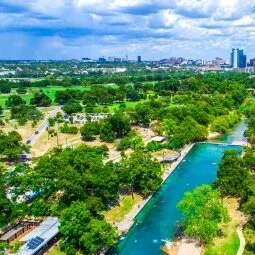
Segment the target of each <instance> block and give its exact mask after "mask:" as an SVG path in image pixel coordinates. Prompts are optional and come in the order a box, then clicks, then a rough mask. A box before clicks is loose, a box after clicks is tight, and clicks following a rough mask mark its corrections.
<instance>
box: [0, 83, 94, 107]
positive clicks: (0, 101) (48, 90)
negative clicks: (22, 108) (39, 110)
mask: <svg viewBox="0 0 255 255" xmlns="http://www.w3.org/2000/svg"><path fill="white" fill-rule="evenodd" d="M66 89H79V90H83V91H86V90H90V87H89V86H87V87H84V86H70V87H61V86H52V87H45V88H37V87H31V88H28V90H27V91H28V92H27V94H24V95H22V94H21V95H20V96H21V97H22V98H23V99H24V100H25V101H26V102H27V103H30V99H31V98H32V97H33V93H35V92H37V91H40V90H42V91H43V92H44V93H45V94H46V95H48V96H49V97H50V98H51V100H52V102H54V101H55V93H56V91H60V90H66ZM13 94H16V89H12V90H11V94H1V95H0V105H1V106H2V107H4V109H6V106H5V101H6V100H7V98H8V97H9V96H10V95H13Z"/></svg>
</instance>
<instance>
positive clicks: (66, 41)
mask: <svg viewBox="0 0 255 255" xmlns="http://www.w3.org/2000/svg"><path fill="white" fill-rule="evenodd" d="M254 13H255V0H0V59H70V58H81V57H91V58H97V57H100V56H121V57H124V56H125V55H126V54H128V56H129V58H136V56H137V55H141V56H142V57H143V59H160V58H168V57H170V56H183V57H186V58H194V59H196V58H203V59H211V58H214V57H216V56H222V57H225V58H229V54H230V50H231V48H232V47H240V48H243V49H244V50H245V52H246V53H247V55H248V57H250V58H251V57H255V42H254V38H255V14H254Z"/></svg>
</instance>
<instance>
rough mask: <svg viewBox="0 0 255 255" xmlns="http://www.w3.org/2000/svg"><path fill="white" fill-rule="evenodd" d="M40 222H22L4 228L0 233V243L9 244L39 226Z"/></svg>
mask: <svg viewBox="0 0 255 255" xmlns="http://www.w3.org/2000/svg"><path fill="white" fill-rule="evenodd" d="M39 225H40V221H34V220H33V221H22V222H19V223H16V224H13V225H11V226H9V227H6V228H5V229H4V230H3V231H2V233H0V242H1V241H2V242H7V243H10V242H12V241H14V240H15V239H17V238H18V237H19V236H21V235H22V234H24V233H25V232H26V231H28V230H30V229H32V228H34V227H36V226H39Z"/></svg>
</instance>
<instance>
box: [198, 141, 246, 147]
mask: <svg viewBox="0 0 255 255" xmlns="http://www.w3.org/2000/svg"><path fill="white" fill-rule="evenodd" d="M200 143H209V144H216V145H221V146H248V142H247V141H233V142H231V143H221V142H214V141H205V142H200Z"/></svg>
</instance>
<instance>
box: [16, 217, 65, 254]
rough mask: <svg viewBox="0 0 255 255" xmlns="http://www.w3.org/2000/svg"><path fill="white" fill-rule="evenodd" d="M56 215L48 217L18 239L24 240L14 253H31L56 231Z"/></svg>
mask: <svg viewBox="0 0 255 255" xmlns="http://www.w3.org/2000/svg"><path fill="white" fill-rule="evenodd" d="M59 225H60V223H59V221H58V217H48V218H47V219H46V220H45V221H44V222H42V223H41V224H40V225H39V226H38V227H37V228H35V229H34V230H33V231H31V232H30V233H28V234H27V235H26V236H24V237H23V238H21V239H20V241H21V242H25V243H26V244H24V245H23V246H22V247H21V248H20V250H19V251H18V252H17V253H16V255H33V254H35V252H37V251H38V250H40V249H41V248H42V247H43V246H44V245H45V244H46V243H47V242H48V241H50V240H51V239H52V238H54V237H55V236H56V235H57V234H58V233H59V230H58V227H59Z"/></svg>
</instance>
